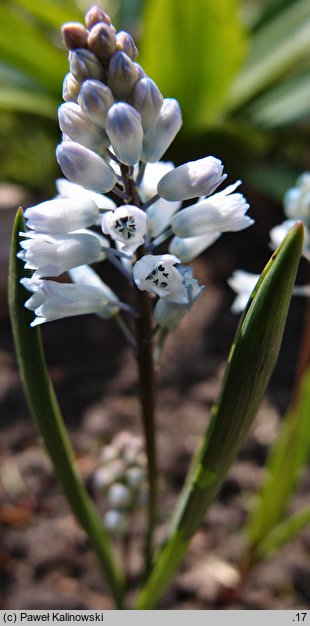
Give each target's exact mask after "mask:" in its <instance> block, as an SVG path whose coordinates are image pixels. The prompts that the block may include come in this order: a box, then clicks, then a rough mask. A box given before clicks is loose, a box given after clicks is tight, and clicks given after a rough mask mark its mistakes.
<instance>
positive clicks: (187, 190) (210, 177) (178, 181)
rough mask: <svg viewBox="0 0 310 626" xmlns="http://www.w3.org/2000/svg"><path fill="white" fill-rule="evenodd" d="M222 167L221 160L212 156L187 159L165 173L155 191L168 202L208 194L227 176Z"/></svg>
mask: <svg viewBox="0 0 310 626" xmlns="http://www.w3.org/2000/svg"><path fill="white" fill-rule="evenodd" d="M223 169H224V168H223V165H222V162H221V161H220V160H219V159H216V158H215V157H212V156H209V157H205V158H204V159H198V160H197V161H189V162H188V163H184V165H180V166H179V167H176V168H175V169H174V170H173V171H171V172H168V174H165V176H163V178H162V179H161V180H160V181H159V183H158V187H157V192H158V193H159V195H160V196H161V197H162V198H165V200H170V202H171V201H173V200H189V199H190V198H198V197H199V196H209V195H210V194H211V193H213V191H214V190H215V189H216V188H217V187H218V186H219V185H220V184H221V182H223V180H225V178H226V177H227V174H223Z"/></svg>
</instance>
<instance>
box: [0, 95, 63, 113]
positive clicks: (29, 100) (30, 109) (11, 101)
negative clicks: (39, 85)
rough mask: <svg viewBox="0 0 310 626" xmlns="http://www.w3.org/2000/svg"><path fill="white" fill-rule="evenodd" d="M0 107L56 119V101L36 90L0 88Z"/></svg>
mask: <svg viewBox="0 0 310 626" xmlns="http://www.w3.org/2000/svg"><path fill="white" fill-rule="evenodd" d="M0 109H2V110H6V111H18V112H20V113H31V114H32V115H42V116H43V117H48V118H49V119H52V120H54V121H56V120H57V102H56V100H54V99H53V98H52V97H49V96H47V95H46V94H40V93H38V92H35V93H31V92H30V91H28V90H26V89H18V88H14V87H11V88H10V87H9V88H5V87H4V88H3V87H2V89H1V90H0Z"/></svg>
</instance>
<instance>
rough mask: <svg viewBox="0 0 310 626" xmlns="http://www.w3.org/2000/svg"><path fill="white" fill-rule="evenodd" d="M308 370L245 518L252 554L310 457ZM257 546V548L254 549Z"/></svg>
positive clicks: (277, 518)
mask: <svg viewBox="0 0 310 626" xmlns="http://www.w3.org/2000/svg"><path fill="white" fill-rule="evenodd" d="M309 407H310V368H309V369H308V370H307V372H306V373H305V375H304V377H303V380H302V383H301V387H300V393H299V399H298V403H297V406H296V407H295V408H294V409H291V410H290V411H289V412H288V414H287V415H286V417H285V420H284V423H283V426H282V428H281V431H280V434H279V436H278V438H277V440H276V442H275V444H274V445H273V447H272V449H271V451H270V455H269V459H268V462H267V466H266V479H265V482H264V484H263V486H262V489H261V492H260V494H259V496H258V498H257V503H256V506H255V507H254V509H253V512H252V515H251V516H250V518H249V521H248V525H247V528H246V531H245V532H246V535H247V538H248V542H249V545H250V549H251V550H252V551H253V552H254V553H255V552H256V550H259V549H260V548H259V544H260V543H261V542H262V541H264V539H265V537H266V536H267V535H268V533H269V532H270V531H271V530H272V529H273V528H274V526H276V525H277V524H278V523H279V522H280V521H281V519H282V517H283V514H284V512H285V510H286V508H287V505H288V502H289V498H290V496H291V494H292V493H293V491H294V488H295V486H296V483H297V481H298V478H299V475H300V472H301V469H302V467H303V466H304V465H305V464H306V462H307V460H308V458H309V454H310V411H309ZM256 546H257V548H256Z"/></svg>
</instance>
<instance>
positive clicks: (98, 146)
mask: <svg viewBox="0 0 310 626" xmlns="http://www.w3.org/2000/svg"><path fill="white" fill-rule="evenodd" d="M58 120H59V126H60V129H61V130H62V132H63V133H65V135H67V136H68V137H70V139H71V140H72V141H76V142H77V143H80V144H82V146H85V148H89V149H90V150H94V151H95V152H100V153H102V152H104V151H105V149H106V148H107V147H108V145H109V143H110V142H109V138H108V136H107V134H106V132H105V131H104V130H103V129H102V128H99V127H98V126H97V125H96V124H94V122H92V121H91V120H90V119H89V117H87V115H85V113H84V112H83V111H82V109H81V107H80V106H79V105H78V104H76V103H75V102H66V103H65V104H62V105H61V106H60V107H59V109H58Z"/></svg>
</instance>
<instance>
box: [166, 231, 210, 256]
mask: <svg viewBox="0 0 310 626" xmlns="http://www.w3.org/2000/svg"><path fill="white" fill-rule="evenodd" d="M221 234H222V233H217V232H214V233H206V235H200V236H199V237H186V238H185V237H183V238H182V237H172V239H171V241H170V243H169V252H170V253H171V254H175V256H177V257H178V258H179V259H180V261H181V263H189V262H190V261H192V260H193V259H195V258H196V257H197V256H199V254H201V252H203V251H204V250H206V249H207V248H209V247H210V246H212V244H213V243H214V242H215V241H217V239H218V238H219V237H220V236H221Z"/></svg>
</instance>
